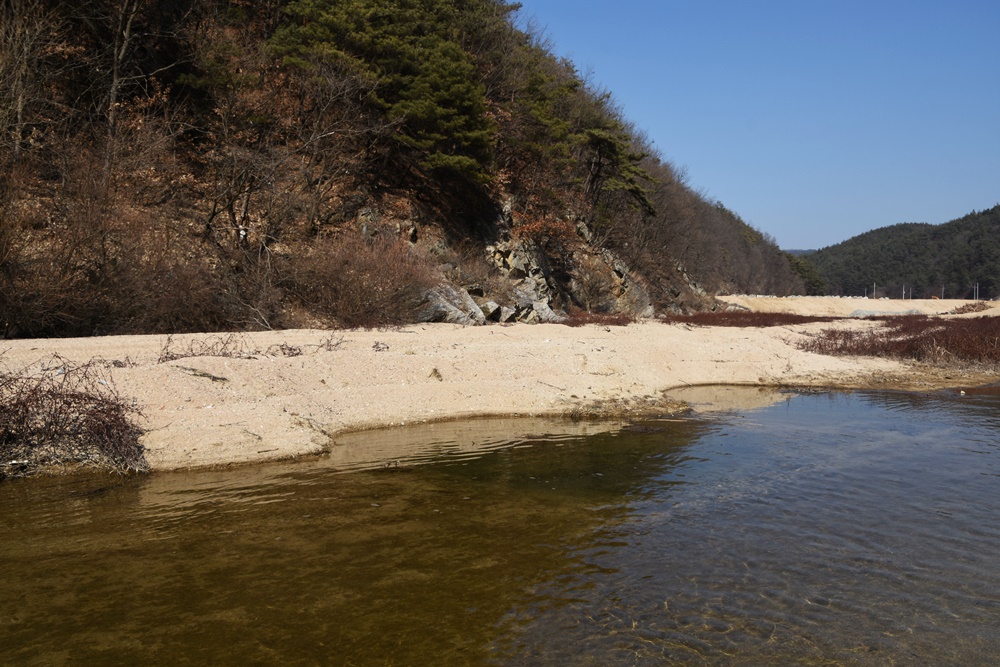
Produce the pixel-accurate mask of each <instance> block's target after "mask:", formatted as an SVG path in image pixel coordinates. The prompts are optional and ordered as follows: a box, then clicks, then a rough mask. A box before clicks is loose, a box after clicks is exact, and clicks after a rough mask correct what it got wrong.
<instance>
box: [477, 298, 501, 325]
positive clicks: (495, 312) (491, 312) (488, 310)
mask: <svg viewBox="0 0 1000 667" xmlns="http://www.w3.org/2000/svg"><path fill="white" fill-rule="evenodd" d="M479 309H480V310H481V311H483V317H485V318H486V319H488V320H493V321H497V320H499V319H500V311H501V310H502V309H501V308H500V304H499V303H497V302H496V301H484V302H483V303H481V304H479Z"/></svg>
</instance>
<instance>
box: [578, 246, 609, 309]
mask: <svg viewBox="0 0 1000 667" xmlns="http://www.w3.org/2000/svg"><path fill="white" fill-rule="evenodd" d="M572 275H573V281H572V283H570V290H571V291H572V293H573V297H574V298H575V299H576V300H577V301H579V303H580V305H581V306H583V308H584V310H586V311H588V312H592V313H608V312H610V311H612V310H614V307H615V297H616V296H617V295H618V287H619V284H618V281H617V280H616V279H615V273H614V271H613V270H612V269H611V267H610V266H608V264H607V262H603V261H601V259H600V258H598V257H593V256H591V255H583V256H581V257H580V258H579V259H578V260H577V262H576V267H575V268H574V269H573V271H572Z"/></svg>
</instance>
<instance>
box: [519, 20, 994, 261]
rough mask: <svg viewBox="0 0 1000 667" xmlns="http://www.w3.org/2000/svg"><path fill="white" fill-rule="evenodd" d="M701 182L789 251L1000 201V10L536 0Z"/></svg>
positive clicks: (638, 119)
mask: <svg viewBox="0 0 1000 667" xmlns="http://www.w3.org/2000/svg"><path fill="white" fill-rule="evenodd" d="M521 2H522V4H523V7H522V9H521V11H520V13H519V16H520V18H521V21H522V23H525V22H528V21H531V22H533V23H534V24H535V25H536V26H537V27H538V28H540V29H541V30H542V31H543V33H544V34H546V35H547V36H548V38H549V39H550V40H551V42H552V45H553V51H554V52H555V53H556V54H557V55H560V56H566V57H568V58H570V59H571V60H572V61H573V62H574V63H575V64H576V66H577V68H578V69H579V70H580V72H581V74H586V73H588V72H589V73H590V74H591V75H592V78H593V81H594V82H595V83H596V84H598V85H600V86H603V87H605V88H606V89H608V90H610V91H611V93H612V94H613V96H614V98H615V100H616V101H617V102H618V103H619V104H620V106H621V107H622V108H623V109H624V113H625V116H626V118H628V119H629V120H631V121H632V122H633V123H634V124H635V125H636V127H637V128H638V129H641V130H643V131H645V132H646V134H647V135H648V136H649V138H650V139H652V140H653V142H654V144H655V146H656V148H657V150H658V151H659V152H660V154H661V156H662V157H663V158H664V159H665V160H667V161H669V162H671V163H672V164H674V165H675V166H677V167H680V168H683V169H685V170H686V172H687V177H688V183H689V185H690V186H691V187H693V188H694V189H695V190H698V191H700V192H702V193H704V194H705V195H706V196H707V197H709V198H710V199H712V200H719V201H721V202H722V203H723V204H725V205H726V207H728V208H729V209H731V210H733V211H735V212H736V213H738V214H739V215H740V216H741V217H742V218H743V219H744V220H746V221H747V222H748V223H750V224H752V225H753V226H754V227H756V228H757V229H759V230H761V231H764V232H767V233H769V234H771V235H772V236H773V237H775V239H777V241H778V245H780V246H781V247H782V248H785V249H808V248H821V247H824V246H828V245H832V244H834V243H839V242H840V241H843V240H845V239H848V238H850V237H852V236H856V235H857V234H860V233H862V232H865V231H868V230H870V229H875V228H877V227H885V226H887V225H892V224H895V223H898V222H930V223H935V224H936V223H942V222H947V221H949V220H952V219H954V218H957V217H960V216H962V215H965V214H966V213H969V212H971V211H972V210H983V209H986V208H990V207H992V206H994V205H995V204H997V203H998V202H1000V0H934V1H928V0H908V1H905V2H904V1H902V0H863V1H859V0H521Z"/></svg>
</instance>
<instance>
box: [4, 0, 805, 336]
mask: <svg viewBox="0 0 1000 667" xmlns="http://www.w3.org/2000/svg"><path fill="white" fill-rule="evenodd" d="M516 15H517V8H516V5H511V4H507V3H506V2H502V1H498V0H437V1H436V2H431V3H427V2H417V1H416V0H384V1H379V2H376V1H375V0H337V1H334V0H296V1H294V2H287V1H282V0H269V1H264V0H259V1H256V0H175V1H171V2H166V3H156V2H152V1H151V0H115V1H112V0H89V1H88V2H86V3H71V2H65V1H60V0H13V1H12V2H9V3H4V4H3V6H2V7H0V335H2V336H5V337H13V336H22V337H23V336H53V335H55V336H65V335H92V334H99V333H101V334H109V333H140V332H145V333H149V332H181V331H198V330H219V329H233V328H241V329H268V328H286V327H300V326H315V325H323V326H379V325H385V324H392V323H398V322H405V321H414V320H424V321H426V320H447V321H456V322H464V323H473V322H482V321H484V320H485V319H487V318H491V319H493V320H502V321H506V320H512V319H522V320H538V319H551V318H553V317H559V316H561V315H562V314H563V313H567V312H574V311H575V310H583V311H590V312H598V313H603V312H606V313H618V312H622V313H628V314H649V313H651V312H654V311H657V310H661V311H662V310H669V311H676V310H690V309H697V308H702V307H707V306H710V305H711V299H710V295H711V294H712V293H715V292H719V291H737V292H754V293H774V294H788V293H794V292H798V291H801V290H802V282H801V280H800V279H799V277H798V276H797V274H796V273H795V272H794V271H793V270H792V268H791V267H790V265H789V262H788V259H787V257H786V256H785V255H784V254H783V253H781V252H780V250H779V249H778V248H777V247H776V246H775V244H774V243H773V241H772V240H770V239H769V238H767V237H766V236H764V235H762V234H761V233H760V232H758V231H756V230H754V229H752V228H751V227H749V226H748V225H746V224H745V223H744V222H743V221H742V220H741V219H740V218H739V217H738V216H737V215H735V214H734V213H732V212H731V211H729V210H728V209H726V208H725V207H724V206H723V205H722V204H720V203H718V202H713V201H708V200H706V199H705V198H704V197H703V196H701V195H700V194H698V193H696V192H694V191H693V190H691V189H690V188H689V187H688V186H687V185H686V184H685V183H684V181H683V178H682V177H681V176H679V175H678V172H677V171H676V170H675V169H674V168H673V167H672V166H671V165H670V164H669V162H667V161H666V160H665V159H663V158H662V157H661V156H659V155H657V154H656V153H655V151H653V150H652V148H651V146H650V144H649V142H648V141H647V140H645V138H644V137H643V135H642V133H641V132H640V131H638V130H637V129H635V128H634V127H632V126H631V124H630V123H629V122H628V121H627V119H626V118H625V116H624V114H623V112H622V111H621V110H620V109H619V108H618V107H617V106H616V105H615V103H614V102H613V99H612V98H611V96H610V95H609V94H608V93H607V91H603V90H599V89H596V88H595V87H594V86H593V85H591V84H590V83H589V82H587V81H586V79H585V78H584V77H581V76H580V75H579V74H578V73H577V71H576V69H575V67H574V66H573V64H572V63H570V62H567V61H565V60H562V59H559V58H557V57H555V56H553V55H552V53H551V51H550V49H549V48H548V46H547V45H546V44H545V42H544V40H542V39H541V38H540V37H539V36H538V35H536V34H533V33H531V32H530V31H525V30H523V29H521V28H519V27H518V24H517V18H516Z"/></svg>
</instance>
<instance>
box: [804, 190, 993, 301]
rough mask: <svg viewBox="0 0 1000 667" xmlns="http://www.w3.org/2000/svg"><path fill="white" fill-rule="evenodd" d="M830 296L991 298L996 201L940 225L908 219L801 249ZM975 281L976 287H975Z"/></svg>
mask: <svg viewBox="0 0 1000 667" xmlns="http://www.w3.org/2000/svg"><path fill="white" fill-rule="evenodd" d="M803 255H806V256H807V259H808V262H809V263H811V264H812V265H813V266H815V268H816V270H817V271H818V273H819V274H820V276H821V277H822V278H823V281H824V282H825V286H824V287H825V292H826V293H827V294H833V295H843V296H863V295H865V294H868V295H869V296H870V295H872V292H873V290H874V292H875V294H876V295H877V296H888V297H891V298H902V297H903V295H904V289H905V294H906V298H930V297H932V296H936V297H943V298H974V297H975V296H977V295H978V297H979V298H980V299H992V298H995V297H997V296H998V294H1000V204H998V205H996V206H994V207H993V208H991V209H987V210H984V211H978V212H977V211H973V212H971V213H969V214H968V215H965V216H963V217H961V218H958V219H955V220H952V221H951V222H946V223H944V224H941V225H932V224H928V223H914V222H906V223H900V224H896V225H892V226H889V227H883V228H880V229H875V230H872V231H870V232H866V233H864V234H860V235H858V236H855V237H854V238H851V239H848V240H846V241H844V242H842V243H838V244H836V245H832V246H829V247H827V248H822V249H820V250H817V251H815V252H813V253H803ZM977 286H978V289H977Z"/></svg>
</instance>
